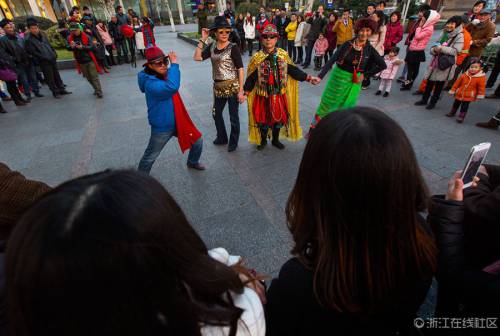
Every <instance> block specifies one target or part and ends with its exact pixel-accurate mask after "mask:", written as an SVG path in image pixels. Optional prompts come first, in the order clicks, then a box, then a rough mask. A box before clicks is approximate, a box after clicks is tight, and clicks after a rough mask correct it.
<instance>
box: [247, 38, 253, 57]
mask: <svg viewBox="0 0 500 336" xmlns="http://www.w3.org/2000/svg"><path fill="white" fill-rule="evenodd" d="M247 48H248V55H249V56H252V52H253V40H251V39H247Z"/></svg>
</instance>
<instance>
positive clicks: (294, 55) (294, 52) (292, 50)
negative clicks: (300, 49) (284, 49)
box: [288, 40, 297, 62]
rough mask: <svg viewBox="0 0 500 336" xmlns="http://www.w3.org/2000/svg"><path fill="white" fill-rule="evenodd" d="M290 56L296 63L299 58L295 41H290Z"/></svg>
mask: <svg viewBox="0 0 500 336" xmlns="http://www.w3.org/2000/svg"><path fill="white" fill-rule="evenodd" d="M288 56H290V58H291V59H292V60H293V61H294V62H295V61H296V58H297V50H295V41H294V40H291V41H290V40H288Z"/></svg>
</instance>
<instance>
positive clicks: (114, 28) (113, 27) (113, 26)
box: [108, 21, 125, 41]
mask: <svg viewBox="0 0 500 336" xmlns="http://www.w3.org/2000/svg"><path fill="white" fill-rule="evenodd" d="M120 26H121V25H120V23H119V22H118V21H117V22H116V23H115V22H113V21H110V22H109V24H108V32H109V35H111V37H112V38H113V39H114V40H115V41H123V40H124V39H125V36H123V34H122V31H121V29H120Z"/></svg>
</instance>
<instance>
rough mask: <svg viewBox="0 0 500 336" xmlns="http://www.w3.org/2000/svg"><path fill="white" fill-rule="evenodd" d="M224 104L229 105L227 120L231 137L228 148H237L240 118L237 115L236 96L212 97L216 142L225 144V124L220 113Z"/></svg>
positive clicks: (237, 104)
mask: <svg viewBox="0 0 500 336" xmlns="http://www.w3.org/2000/svg"><path fill="white" fill-rule="evenodd" d="M226 103H228V105H229V120H230V122H231V135H230V136H229V147H237V146H238V140H239V138H240V116H239V115H238V108H239V103H238V96H237V95H236V94H235V95H233V96H231V97H229V98H219V97H214V107H213V109H212V116H213V117H214V121H215V128H216V129H217V140H218V141H220V142H227V141H228V139H227V132H226V124H225V123H224V117H223V116H222V112H223V111H224V107H226Z"/></svg>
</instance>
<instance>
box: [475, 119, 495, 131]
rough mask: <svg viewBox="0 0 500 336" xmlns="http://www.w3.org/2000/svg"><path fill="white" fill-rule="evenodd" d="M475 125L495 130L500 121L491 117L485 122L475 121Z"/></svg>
mask: <svg viewBox="0 0 500 336" xmlns="http://www.w3.org/2000/svg"><path fill="white" fill-rule="evenodd" d="M476 126H477V127H482V128H488V129H492V130H496V129H498V126H500V121H498V120H496V119H495V118H491V119H490V120H488V121H487V122H479V123H477V124H476Z"/></svg>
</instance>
